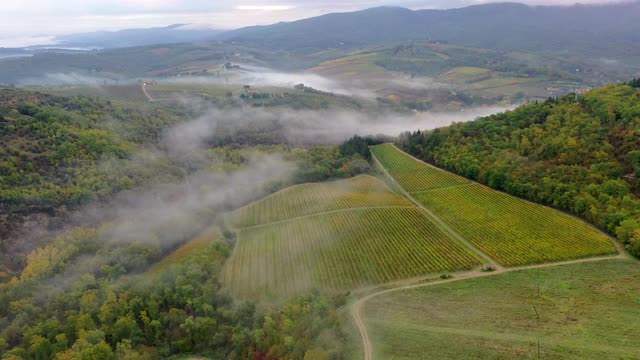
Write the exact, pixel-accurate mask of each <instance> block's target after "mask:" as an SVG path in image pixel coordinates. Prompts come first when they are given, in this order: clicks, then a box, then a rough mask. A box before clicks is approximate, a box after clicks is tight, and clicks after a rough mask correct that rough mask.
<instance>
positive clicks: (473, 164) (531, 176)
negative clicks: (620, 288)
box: [398, 80, 640, 256]
mask: <svg viewBox="0 0 640 360" xmlns="http://www.w3.org/2000/svg"><path fill="white" fill-rule="evenodd" d="M398 144H399V145H400V146H401V147H402V148H403V149H404V150H406V151H408V152H410V153H411V154H413V155H416V156H418V157H420V158H422V159H423V160H425V161H427V162H430V163H432V164H435V165H437V166H440V167H442V168H445V169H447V170H450V171H453V172H455V173H458V174H460V175H463V176H465V177H467V178H470V179H473V180H476V181H478V182H481V183H484V184H487V185H489V186H491V187H493V188H495V189H498V190H502V191H505V192H507V193H510V194H513V195H516V196H519V197H522V198H525V199H528V200H531V201H534V202H538V203H541V204H545V205H550V206H553V207H556V208H559V209H562V210H565V211H568V212H571V213H573V214H575V215H578V216H580V217H582V218H584V219H586V220H588V221H590V222H592V223H594V224H595V225H597V226H598V227H600V228H601V229H603V230H605V231H607V232H609V233H610V234H614V235H616V236H617V237H618V239H619V240H620V241H621V242H623V243H624V244H625V245H626V247H627V249H628V250H629V252H631V253H632V254H634V255H636V256H640V198H638V195H639V193H640V90H639V89H638V80H634V81H632V82H630V83H629V84H624V85H609V86H605V87H603V88H600V89H597V90H593V91H591V92H589V93H586V94H583V95H579V96H576V95H575V94H570V95H567V96H565V97H562V98H552V99H548V100H547V101H545V102H543V103H536V104H529V105H526V106H522V107H520V108H518V109H516V110H513V111H509V112H506V113H502V114H498V115H493V116H490V117H486V118H482V119H479V120H476V121H473V122H469V123H461V124H454V125H452V126H450V127H447V128H442V129H436V130H433V131H426V132H420V131H418V132H415V133H405V134H403V135H402V136H401V137H400V139H399V140H398Z"/></svg>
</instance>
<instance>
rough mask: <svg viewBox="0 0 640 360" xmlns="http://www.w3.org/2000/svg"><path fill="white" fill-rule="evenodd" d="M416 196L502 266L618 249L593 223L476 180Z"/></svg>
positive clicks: (593, 254)
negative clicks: (522, 198)
mask: <svg viewBox="0 0 640 360" xmlns="http://www.w3.org/2000/svg"><path fill="white" fill-rule="evenodd" d="M415 198H416V199H417V200H418V201H419V202H420V203H422V204H424V205H425V206H426V207H428V208H429V209H431V210H432V211H434V212H435V213H436V214H437V215H438V216H439V217H440V218H442V219H443V220H445V221H446V222H447V223H449V224H450V225H451V226H452V227H453V228H454V229H455V230H456V231H457V232H459V233H460V234H461V235H462V236H464V237H465V238H467V239H468V240H469V241H471V242H472V243H473V244H474V245H476V246H477V247H478V248H480V249H481V250H482V251H484V252H485V253H486V254H488V255H489V256H491V257H493V258H495V259H496V260H498V262H500V263H501V264H503V265H505V266H515V265H524V264H531V263H539V262H551V261H560V260H568V259H576V258H583V257H589V256H596V255H606V254H615V253H616V248H615V246H614V245H613V243H612V242H611V241H610V240H609V238H608V237H607V236H605V235H603V234H601V233H600V232H599V231H598V230H596V229H595V228H594V227H592V226H590V225H588V224H586V223H584V222H582V221H580V220H578V219H576V218H574V217H572V216H569V215H567V214H564V213H562V212H560V211H557V210H554V209H550V208H547V207H544V206H540V205H537V204H533V203H530V202H527V201H524V200H521V199H518V198H515V197H513V196H510V195H506V194H503V193H500V192H497V191H494V190H491V189H489V188H487V187H485V186H482V185H479V184H474V185H471V186H467V187H462V188H451V189H443V190H436V191H430V192H424V193H420V194H416V195H415Z"/></svg>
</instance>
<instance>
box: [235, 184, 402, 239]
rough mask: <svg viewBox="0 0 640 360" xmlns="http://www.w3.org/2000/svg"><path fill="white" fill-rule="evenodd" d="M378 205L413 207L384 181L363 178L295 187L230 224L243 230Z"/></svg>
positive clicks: (253, 206) (247, 210) (243, 210)
mask: <svg viewBox="0 0 640 360" xmlns="http://www.w3.org/2000/svg"><path fill="white" fill-rule="evenodd" d="M375 206H411V203H410V202H409V201H408V200H406V199H405V198H403V197H401V196H398V195H397V194H395V193H393V192H392V191H390V189H389V187H388V186H387V185H386V184H385V183H384V181H382V180H380V179H378V178H375V177H373V176H368V175H362V176H357V177H355V178H351V179H348V180H343V181H335V182H328V183H317V184H303V185H298V186H292V187H290V188H287V189H285V190H282V191H279V192H277V193H275V194H273V195H271V196H268V197H266V198H264V199H262V200H260V201H257V202H255V203H253V204H250V205H248V206H245V207H243V208H240V209H238V210H236V211H235V212H233V213H232V214H231V216H230V222H231V224H232V225H233V226H235V227H238V228H241V227H247V226H254V225H259V224H266V223H271V222H274V221H281V220H286V219H290V218H293V217H298V216H305V215H312V214H317V213H322V212H327V211H334V210H340V209H348V208H360V207H375Z"/></svg>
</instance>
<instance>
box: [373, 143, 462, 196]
mask: <svg viewBox="0 0 640 360" xmlns="http://www.w3.org/2000/svg"><path fill="white" fill-rule="evenodd" d="M371 151H372V152H373V154H374V155H375V157H376V158H377V159H378V161H380V163H381V164H382V166H384V168H385V169H387V171H388V172H389V174H390V175H391V176H392V177H393V178H394V179H395V180H396V181H397V182H398V183H399V184H400V186H402V187H403V188H404V189H405V190H406V191H408V192H410V193H411V192H417V191H425V190H431V189H437V188H442V187H449V186H457V185H464V184H469V183H470V181H469V180H467V179H465V178H463V177H461V176H457V175H454V174H451V173H448V172H446V171H443V170H441V169H438V168H435V167H433V166H430V165H427V164H425V163H422V162H419V161H416V160H415V159H414V158H412V157H411V156H409V155H407V154H405V153H404V152H402V151H399V150H398V149H397V148H396V147H395V146H393V145H391V144H382V145H377V146H372V147H371Z"/></svg>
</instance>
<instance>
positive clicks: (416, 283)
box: [351, 155, 630, 360]
mask: <svg viewBox="0 0 640 360" xmlns="http://www.w3.org/2000/svg"><path fill="white" fill-rule="evenodd" d="M373 159H374V161H375V162H376V164H377V165H378V166H379V168H380V169H381V170H382V171H383V172H384V174H385V176H387V177H388V178H389V179H390V180H391V181H393V182H394V183H395V184H396V185H397V188H398V189H401V191H402V192H403V195H404V196H406V197H407V199H409V200H410V201H411V202H412V203H414V204H415V205H416V206H418V207H419V208H420V209H422V210H423V211H425V212H426V213H427V214H428V215H429V216H430V217H431V218H432V219H433V220H435V221H436V222H437V223H438V224H439V225H441V226H442V227H443V228H445V229H446V230H448V232H449V233H450V234H451V235H453V236H454V237H455V238H456V239H457V240H459V241H460V242H462V243H463V244H465V245H467V246H468V247H469V248H470V249H472V250H474V252H476V253H477V254H478V255H480V256H481V257H482V258H483V259H485V260H487V261H489V262H490V263H493V264H495V262H494V260H493V259H491V258H490V257H489V256H488V255H486V254H484V253H483V252H482V251H480V250H479V249H477V248H476V247H475V246H473V244H471V243H470V242H469V241H468V240H467V239H465V238H464V237H462V236H461V235H459V234H458V233H456V232H455V231H454V230H453V229H452V228H451V227H450V226H449V225H447V224H446V223H445V222H444V221H442V220H441V219H440V218H439V217H437V216H436V215H435V214H434V213H432V212H431V211H430V210H429V209H427V208H425V207H424V206H423V205H422V204H420V203H419V202H418V201H416V200H415V199H414V198H413V197H412V196H411V194H409V193H408V192H406V191H405V190H404V188H403V187H402V186H400V184H398V183H397V182H396V181H395V179H394V178H393V177H392V176H391V175H390V174H389V173H388V172H387V170H386V169H385V168H384V166H382V164H381V163H380V162H379V161H378V159H377V158H376V157H375V155H374V156H373ZM414 159H415V158H414ZM416 160H418V161H421V160H419V159H416ZM421 162H422V161H421ZM425 164H426V163H425ZM427 165H429V166H432V165H430V164H427ZM611 241H612V242H613V244H614V245H615V246H616V249H618V255H612V256H600V257H592V258H584V259H576V260H569V261H562V262H554V263H546V264H537V265H526V266H518V267H511V268H504V267H502V266H500V265H498V264H495V265H494V266H495V268H496V270H495V271H492V272H481V271H479V270H475V271H467V272H461V273H456V274H453V275H454V277H452V278H449V279H442V280H437V279H438V278H439V276H438V275H429V276H423V277H419V278H414V279H408V280H400V281H394V282H390V283H386V284H382V285H380V286H378V287H387V288H386V289H384V290H380V291H377V292H374V293H371V294H369V295H366V296H364V297H362V298H360V299H358V301H356V302H355V303H353V305H352V306H351V315H352V316H353V319H354V320H355V323H356V325H357V327H358V330H359V331H360V336H361V337H362V346H363V352H364V360H373V346H372V345H371V341H370V340H369V335H368V334H367V328H366V327H365V325H364V322H363V320H362V316H361V314H360V310H361V309H362V306H363V305H364V304H365V303H366V302H367V301H369V300H371V299H372V298H375V297H377V296H380V295H384V294H388V293H392V292H397V291H402V290H408V289H416V288H421V287H427V286H434V285H440V284H447V283H452V282H456V281H461V280H466V279H473V278H480V277H488V276H495V275H499V274H504V273H508V272H513V271H523V270H531V269H541V268H549V267H555V266H562V265H570V264H579V263H587V262H594V261H604V260H612V259H629V258H630V257H629V255H627V254H626V253H625V251H624V247H623V246H622V245H621V244H620V243H618V242H616V241H614V240H611ZM427 280H434V281H431V282H427V283H424V281H427ZM389 286H392V287H390V288H388V287H389Z"/></svg>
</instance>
